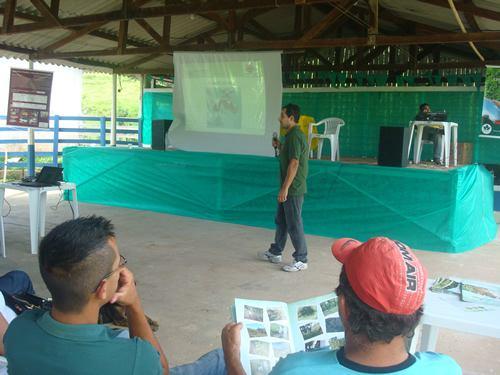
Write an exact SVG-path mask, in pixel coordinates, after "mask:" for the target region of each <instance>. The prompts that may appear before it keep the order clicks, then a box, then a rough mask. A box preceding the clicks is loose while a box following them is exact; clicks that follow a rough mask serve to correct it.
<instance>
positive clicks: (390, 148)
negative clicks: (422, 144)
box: [378, 126, 411, 167]
mask: <svg viewBox="0 0 500 375" xmlns="http://www.w3.org/2000/svg"><path fill="white" fill-rule="evenodd" d="M410 131H411V128H409V127H392V126H381V127H380V141H379V143H378V165H385V166H389V167H406V166H408V149H409V146H410Z"/></svg>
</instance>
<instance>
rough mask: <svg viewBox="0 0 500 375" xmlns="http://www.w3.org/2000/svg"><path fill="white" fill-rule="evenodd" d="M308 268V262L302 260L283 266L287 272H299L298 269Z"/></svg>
mask: <svg viewBox="0 0 500 375" xmlns="http://www.w3.org/2000/svg"><path fill="white" fill-rule="evenodd" d="M305 270H307V263H302V262H300V261H298V262H293V263H290V264H287V265H286V266H283V271H285V272H297V271H305Z"/></svg>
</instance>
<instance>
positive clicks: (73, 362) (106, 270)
mask: <svg viewBox="0 0 500 375" xmlns="http://www.w3.org/2000/svg"><path fill="white" fill-rule="evenodd" d="M126 263H127V262H126V260H125V258H124V257H123V256H122V255H121V254H120V251H119V249H118V247H117V244H116V239H115V234H114V228H113V225H112V224H111V222H110V221H109V220H106V219H105V218H103V217H96V216H91V217H82V218H79V219H75V220H70V221H67V222H65V223H62V224H60V225H58V226H57V227H55V228H54V229H52V230H51V231H50V232H49V233H48V234H47V235H46V236H45V238H44V239H43V240H42V242H41V243H40V250H39V267H40V273H41V274H42V278H43V281H44V282H45V284H46V285H47V288H48V289H49V291H50V293H51V295H52V309H51V311H47V312H45V311H40V310H38V311H35V310H31V311H26V312H24V313H23V314H21V315H20V316H18V317H17V318H16V319H14V320H13V321H12V323H11V324H10V326H9V328H8V330H7V333H6V334H5V339H4V344H5V352H6V357H7V360H8V363H9V365H8V366H9V373H10V374H19V375H23V374H26V375H28V374H74V375H78V374H140V375H142V374H169V373H170V374H172V375H174V374H175V375H181V374H182V375H187V374H189V375H191V374H200V375H209V374H210V375H219V374H221V375H222V374H225V364H224V359H223V357H224V356H223V354H222V351H221V350H216V351H212V352H210V353H208V354H207V355H205V356H204V357H202V358H200V360H198V361H197V362H195V363H193V364H190V365H185V366H180V367H176V368H173V369H170V370H169V368H168V363H167V359H166V358H165V355H164V354H163V350H162V348H161V346H160V344H159V342H158V341H157V340H156V338H155V337H154V335H153V332H152V331H151V328H150V326H149V324H148V321H147V319H146V316H145V314H144V310H143V308H142V303H141V299H140V297H139V294H138V292H137V289H136V286H135V281H134V275H133V274H132V272H130V271H129V270H128V268H127V267H126ZM108 302H109V303H118V304H120V305H121V306H124V307H125V310H126V314H127V319H128V328H129V332H130V337H131V338H130V339H129V338H123V337H122V335H121V333H122V332H120V331H119V330H118V331H117V330H113V329H111V328H109V327H107V326H105V325H99V324H97V321H98V315H99V310H100V308H101V306H103V305H105V304H106V303H108Z"/></svg>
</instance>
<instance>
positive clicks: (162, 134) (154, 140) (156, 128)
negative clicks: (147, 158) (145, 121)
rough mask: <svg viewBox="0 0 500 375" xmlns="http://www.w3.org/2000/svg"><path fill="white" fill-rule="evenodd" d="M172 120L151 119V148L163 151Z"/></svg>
mask: <svg viewBox="0 0 500 375" xmlns="http://www.w3.org/2000/svg"><path fill="white" fill-rule="evenodd" d="M170 125H172V120H153V124H152V130H151V148H152V149H153V150H161V151H165V149H166V145H165V138H166V135H167V133H168V129H169V128H170Z"/></svg>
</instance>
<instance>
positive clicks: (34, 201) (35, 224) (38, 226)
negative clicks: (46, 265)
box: [0, 182, 79, 258]
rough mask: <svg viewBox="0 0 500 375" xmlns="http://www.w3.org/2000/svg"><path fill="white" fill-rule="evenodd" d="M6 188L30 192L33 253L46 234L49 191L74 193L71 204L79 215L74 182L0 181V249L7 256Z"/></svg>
mask: <svg viewBox="0 0 500 375" xmlns="http://www.w3.org/2000/svg"><path fill="white" fill-rule="evenodd" d="M5 189H12V190H19V191H24V192H26V193H28V196H29V214H30V240H31V254H37V253H38V243H39V241H40V237H43V236H44V235H45V211H46V206H47V192H49V191H61V192H63V191H66V190H69V191H71V193H72V197H71V198H72V201H70V205H71V207H72V208H73V215H74V217H75V218H77V217H78V216H79V212H78V198H77V195H76V185H75V184H74V183H72V182H62V183H61V184H60V185H59V186H46V187H32V186H23V185H19V184H18V183H15V182H8V183H0V202H1V204H0V236H1V238H0V247H1V248H0V251H1V253H2V256H3V257H4V258H5V256H6V255H5V254H6V251H5V228H4V222H3V206H4V204H3V203H4V197H5Z"/></svg>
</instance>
